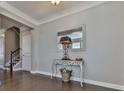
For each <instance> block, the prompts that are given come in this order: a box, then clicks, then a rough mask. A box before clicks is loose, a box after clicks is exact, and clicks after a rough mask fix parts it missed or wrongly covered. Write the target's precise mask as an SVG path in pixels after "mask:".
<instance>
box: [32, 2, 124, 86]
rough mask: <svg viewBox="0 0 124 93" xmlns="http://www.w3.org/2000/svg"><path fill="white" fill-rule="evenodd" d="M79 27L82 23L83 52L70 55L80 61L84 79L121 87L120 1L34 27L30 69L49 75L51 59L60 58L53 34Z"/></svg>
mask: <svg viewBox="0 0 124 93" xmlns="http://www.w3.org/2000/svg"><path fill="white" fill-rule="evenodd" d="M80 24H86V47H87V50H86V51H84V52H75V53H70V56H71V58H74V57H76V56H82V57H83V58H84V60H85V65H86V71H85V78H86V79H90V80H96V81H101V82H107V83H114V84H119V85H124V74H123V71H124V57H123V56H124V42H123V40H124V2H109V3H106V4H103V5H100V6H97V7H94V8H91V9H88V10H86V11H83V12H80V13H77V14H74V15H70V16H66V17H63V18H61V19H58V20H55V21H52V22H49V23H46V24H43V25H40V26H38V27H37V28H36V29H35V31H34V32H33V36H32V39H33V45H32V47H33V54H32V56H33V58H32V62H33V67H32V70H38V71H42V72H51V64H52V60H53V59H54V58H61V57H62V53H58V52H57V51H56V50H57V48H56V35H57V32H58V31H61V30H63V29H69V28H72V27H73V26H78V25H80ZM74 70H75V72H74V73H73V76H75V77H79V69H78V68H76V67H75V68H74Z"/></svg>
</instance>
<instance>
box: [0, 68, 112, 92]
mask: <svg viewBox="0 0 124 93" xmlns="http://www.w3.org/2000/svg"><path fill="white" fill-rule="evenodd" d="M0 80H1V81H2V84H1V85H0V91H114V89H109V88H104V87H100V86H95V85H90V84H85V85H84V87H83V88H81V87H80V83H79V82H75V81H71V82H70V83H64V82H62V81H61V79H59V78H57V79H53V80H52V79H50V76H45V75H41V74H31V73H30V72H27V71H16V72H14V75H13V78H12V79H11V78H10V76H9V72H7V71H5V70H0Z"/></svg>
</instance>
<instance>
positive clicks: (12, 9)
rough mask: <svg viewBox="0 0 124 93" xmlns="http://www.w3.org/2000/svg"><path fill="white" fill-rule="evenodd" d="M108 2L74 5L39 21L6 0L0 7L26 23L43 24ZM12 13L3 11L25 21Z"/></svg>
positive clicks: (9, 15)
mask: <svg viewBox="0 0 124 93" xmlns="http://www.w3.org/2000/svg"><path fill="white" fill-rule="evenodd" d="M106 2H108V1H96V2H94V3H91V4H88V5H85V6H84V5H82V4H80V5H79V6H76V7H73V8H71V9H67V10H65V11H62V12H58V13H57V14H55V15H51V16H50V17H45V18H44V19H41V20H39V21H37V20H35V19H33V18H32V17H30V16H28V15H26V14H25V13H23V12H22V11H20V10H18V9H17V8H15V7H14V6H12V5H10V4H8V3H7V2H5V1H2V2H0V7H1V8H3V9H5V10H7V11H9V12H10V13H12V14H14V15H15V16H18V17H20V18H22V19H24V20H25V21H27V22H25V23H26V24H27V23H28V22H29V23H31V24H33V25H41V24H44V23H48V22H51V21H54V20H57V19H60V18H62V17H65V16H69V15H72V14H76V13H79V12H82V11H85V10H87V9H90V8H93V7H96V6H98V5H101V4H104V3H106ZM10 13H7V12H2V14H4V15H6V16H8V17H10V18H14V19H15V20H18V21H20V22H22V23H24V20H23V21H22V20H21V19H20V18H17V17H15V16H14V15H12V14H10Z"/></svg>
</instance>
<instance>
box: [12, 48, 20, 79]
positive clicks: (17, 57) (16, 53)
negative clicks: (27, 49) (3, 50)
mask: <svg viewBox="0 0 124 93" xmlns="http://www.w3.org/2000/svg"><path fill="white" fill-rule="evenodd" d="M21 53H22V49H21V48H18V49H16V50H15V51H11V56H10V59H11V60H10V76H11V77H12V76H13V66H14V65H16V64H17V63H18V61H20V60H21V57H22V54H21Z"/></svg>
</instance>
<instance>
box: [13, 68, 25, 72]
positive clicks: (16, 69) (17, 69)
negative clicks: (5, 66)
mask: <svg viewBox="0 0 124 93" xmlns="http://www.w3.org/2000/svg"><path fill="white" fill-rule="evenodd" d="M19 70H23V69H22V68H15V69H13V71H19Z"/></svg>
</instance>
